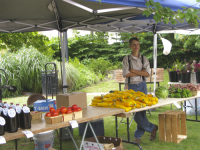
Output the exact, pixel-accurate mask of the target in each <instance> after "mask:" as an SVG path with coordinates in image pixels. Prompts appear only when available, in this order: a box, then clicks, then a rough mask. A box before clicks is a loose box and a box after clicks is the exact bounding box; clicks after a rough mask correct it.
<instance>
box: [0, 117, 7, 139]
mask: <svg viewBox="0 0 200 150" xmlns="http://www.w3.org/2000/svg"><path fill="white" fill-rule="evenodd" d="M5 124H6V121H5V119H4V118H3V117H2V116H0V136H1V135H4V128H5Z"/></svg>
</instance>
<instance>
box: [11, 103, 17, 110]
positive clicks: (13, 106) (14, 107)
mask: <svg viewBox="0 0 200 150" xmlns="http://www.w3.org/2000/svg"><path fill="white" fill-rule="evenodd" d="M10 107H12V108H13V109H14V110H16V106H15V105H14V104H13V102H11V103H10Z"/></svg>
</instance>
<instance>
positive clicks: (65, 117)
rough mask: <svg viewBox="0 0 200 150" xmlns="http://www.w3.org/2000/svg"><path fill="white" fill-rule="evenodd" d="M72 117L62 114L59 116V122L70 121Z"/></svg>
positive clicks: (71, 114)
mask: <svg viewBox="0 0 200 150" xmlns="http://www.w3.org/2000/svg"><path fill="white" fill-rule="evenodd" d="M72 116H73V113H70V114H62V115H61V117H62V118H61V121H63V122H66V121H70V120H72Z"/></svg>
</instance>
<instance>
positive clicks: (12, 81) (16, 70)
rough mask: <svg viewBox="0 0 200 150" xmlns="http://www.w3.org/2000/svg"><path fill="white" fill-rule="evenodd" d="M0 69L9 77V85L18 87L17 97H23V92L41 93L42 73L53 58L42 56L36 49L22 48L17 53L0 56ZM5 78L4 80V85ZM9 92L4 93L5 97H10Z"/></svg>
mask: <svg viewBox="0 0 200 150" xmlns="http://www.w3.org/2000/svg"><path fill="white" fill-rule="evenodd" d="M0 60H1V63H0V68H2V69H4V70H5V71H6V73H7V76H8V84H9V85H14V86H16V87H17V91H16V92H15V93H14V94H15V95H21V92H22V91H30V92H34V93H41V91H42V85H41V71H42V70H44V66H45V64H46V62H51V61H52V59H51V57H47V56H44V55H42V54H41V53H40V52H38V51H37V50H35V49H34V48H29V49H26V48H22V49H20V50H18V51H17V52H16V53H9V52H7V53H5V54H3V55H1V56H0ZM4 83H5V78H2V84H4ZM10 95H11V93H10V92H8V90H5V91H4V92H3V97H8V96H10Z"/></svg>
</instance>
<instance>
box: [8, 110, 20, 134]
mask: <svg viewBox="0 0 200 150" xmlns="http://www.w3.org/2000/svg"><path fill="white" fill-rule="evenodd" d="M6 126H7V130H8V132H17V131H18V128H17V116H16V111H15V110H14V109H13V108H12V107H9V109H8V116H7V122H6Z"/></svg>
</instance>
